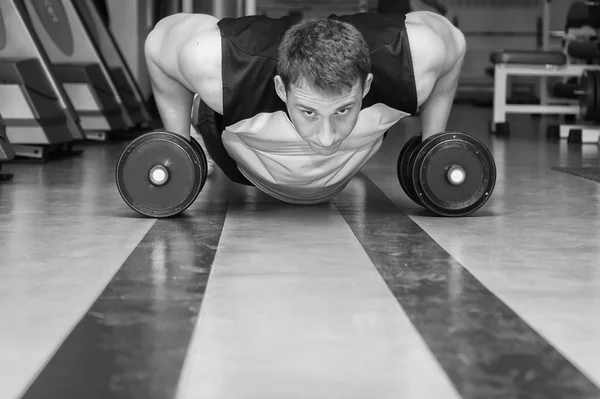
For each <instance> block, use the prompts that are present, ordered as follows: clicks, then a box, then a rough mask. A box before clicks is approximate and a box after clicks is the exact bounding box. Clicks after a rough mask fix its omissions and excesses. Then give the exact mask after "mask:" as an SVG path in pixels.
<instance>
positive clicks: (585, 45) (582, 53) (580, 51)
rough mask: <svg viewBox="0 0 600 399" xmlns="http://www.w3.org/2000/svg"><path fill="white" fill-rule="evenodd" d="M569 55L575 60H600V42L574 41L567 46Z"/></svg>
mask: <svg viewBox="0 0 600 399" xmlns="http://www.w3.org/2000/svg"><path fill="white" fill-rule="evenodd" d="M566 47H567V48H566V50H567V54H569V55H570V56H571V57H573V58H578V59H581V60H586V61H598V60H600V47H599V46H598V42H595V41H584V40H572V41H569V43H568V44H567V46H566Z"/></svg>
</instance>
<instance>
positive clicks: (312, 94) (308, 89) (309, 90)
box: [289, 80, 360, 101]
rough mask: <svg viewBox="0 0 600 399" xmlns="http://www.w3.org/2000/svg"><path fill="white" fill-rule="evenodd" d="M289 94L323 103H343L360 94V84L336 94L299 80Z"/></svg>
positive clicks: (291, 86)
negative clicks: (340, 101)
mask: <svg viewBox="0 0 600 399" xmlns="http://www.w3.org/2000/svg"><path fill="white" fill-rule="evenodd" d="M289 92H290V94H292V95H295V96H297V97H300V98H303V97H307V98H314V99H319V100H323V101H338V100H342V101H343V100H344V99H347V98H349V97H353V96H355V95H356V94H357V93H358V92H360V84H359V83H358V82H356V84H355V85H354V86H353V87H352V88H351V89H346V88H344V89H342V91H341V92H339V93H335V92H328V91H324V90H321V89H319V88H316V87H315V86H314V85H311V84H310V83H307V82H306V81H304V80H299V81H298V82H297V83H295V84H291V85H290V89H289Z"/></svg>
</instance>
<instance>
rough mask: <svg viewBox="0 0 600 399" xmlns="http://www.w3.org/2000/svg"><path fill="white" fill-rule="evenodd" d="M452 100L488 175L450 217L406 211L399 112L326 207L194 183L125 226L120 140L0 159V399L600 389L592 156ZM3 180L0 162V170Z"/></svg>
mask: <svg viewBox="0 0 600 399" xmlns="http://www.w3.org/2000/svg"><path fill="white" fill-rule="evenodd" d="M489 119H490V110H489V109H485V108H473V107H470V106H461V105H457V106H455V107H454V110H453V113H452V115H451V120H450V122H449V129H456V130H461V131H466V132H469V133H471V134H474V135H477V136H478V137H480V138H482V139H483V140H484V141H485V142H486V143H487V144H488V145H489V148H490V149H491V151H492V153H493V155H494V157H495V160H496V163H497V167H498V181H497V184H496V189H495V192H494V195H493V197H492V198H491V200H490V201H489V202H488V203H487V204H486V206H485V207H484V208H482V209H481V210H480V211H478V212H477V213H475V214H474V215H472V216H471V217H466V218H440V217H436V216H433V215H431V214H430V213H427V212H426V211H424V210H423V209H421V208H419V207H418V206H417V205H415V204H414V203H412V202H411V201H410V200H409V199H408V198H407V197H406V195H405V194H404V193H403V192H402V190H401V188H400V187H399V185H398V181H397V177H396V159H397V155H398V152H399V151H400V148H401V147H402V145H403V143H404V142H405V141H406V140H407V138H409V137H411V136H412V135H413V134H415V133H416V132H418V130H419V122H418V119H416V118H409V119H407V120H404V121H401V123H400V124H399V125H398V126H396V127H394V129H393V130H392V131H391V132H390V134H389V136H388V139H387V140H386V143H385V147H384V148H383V149H382V150H381V151H380V152H379V153H378V154H377V156H376V157H375V158H374V159H373V160H372V161H370V162H369V164H368V165H367V166H366V167H365V169H364V173H363V174H361V175H359V176H357V177H356V178H355V179H354V180H353V181H352V182H351V184H349V185H348V187H347V188H346V189H345V190H344V191H343V192H342V193H341V194H340V195H339V196H338V197H336V198H335V199H334V200H333V201H330V202H329V203H326V204H322V205H318V206H310V207H299V206H291V205H286V204H281V203H279V202H277V201H275V200H273V199H271V198H269V197H267V196H265V195H264V194H262V193H260V192H258V191H257V190H255V189H253V188H248V187H243V186H238V185H235V184H232V183H230V182H228V181H227V180H226V179H225V178H224V177H223V175H222V174H221V173H220V172H216V173H215V174H214V175H212V176H211V177H210V178H209V180H208V182H207V185H206V186H205V188H204V189H203V191H202V193H201V194H200V196H199V197H198V200H197V201H196V202H195V203H194V204H193V206H192V207H190V208H189V210H188V211H187V212H186V213H185V215H184V216H182V217H178V218H173V219H169V220H159V221H155V220H152V219H147V218H143V217H140V216H138V215H136V214H135V213H134V212H133V211H131V210H130V209H129V208H128V207H127V206H126V205H125V203H124V202H123V201H122V199H121V197H120V196H119V194H118V192H117V190H116V187H115V185H114V165H115V161H116V158H117V157H118V155H119V153H120V151H121V150H122V149H123V147H124V146H125V143H111V144H86V145H83V146H82V148H83V149H84V150H85V152H84V154H83V155H82V156H80V157H75V158H70V159H66V160H60V161H54V162H50V163H48V164H45V165H38V164H10V165H7V166H5V169H6V171H9V172H12V173H14V174H15V177H14V180H13V181H12V182H4V183H2V184H0V353H1V354H2V355H1V356H0V386H1V387H2V390H1V391H2V394H1V395H0V396H1V397H2V398H6V399H13V398H21V397H23V398H42V397H43V398H46V397H50V398H84V397H85V398H128V399H130V398H145V399H149V398H161V399H164V398H175V397H176V398H200V397H201V398H227V399H229V398H261V399H270V398H278V399H279V398H408V399H411V398H436V399H437V398H444V399H446V398H448V399H452V398H461V397H462V398H561V399H563V398H596V397H599V398H600V389H599V388H598V386H599V385H600V363H598V361H597V359H600V310H599V309H600V233H599V232H600V214H599V213H600V207H599V204H600V202H599V200H600V190H599V188H600V183H596V182H594V181H590V180H586V179H583V178H579V177H575V176H572V175H568V174H565V173H560V172H557V171H554V170H552V169H551V167H553V166H581V165H584V166H598V164H599V161H598V159H599V154H598V147H597V146H596V145H584V146H582V145H573V144H567V143H565V142H560V143H559V142H548V141H546V139H545V133H544V132H545V127H544V126H545V125H544V124H545V123H546V121H545V120H543V119H539V118H530V117H529V116H517V117H514V118H511V119H510V121H511V123H512V135H511V136H510V137H509V138H508V139H500V138H495V137H490V136H489V135H488V134H487V126H488V121H489ZM3 171H4V170H3Z"/></svg>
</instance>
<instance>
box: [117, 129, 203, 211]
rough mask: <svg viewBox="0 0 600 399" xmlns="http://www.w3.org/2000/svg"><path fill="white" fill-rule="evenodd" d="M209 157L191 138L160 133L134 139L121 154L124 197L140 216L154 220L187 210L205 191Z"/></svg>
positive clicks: (119, 176) (119, 173)
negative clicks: (207, 158) (203, 190)
mask: <svg viewBox="0 0 600 399" xmlns="http://www.w3.org/2000/svg"><path fill="white" fill-rule="evenodd" d="M206 172H207V163H206V155H205V154H204V151H203V150H202V147H201V146H200V144H198V142H197V141H196V140H195V139H194V138H193V137H190V140H189V141H188V140H186V139H185V138H183V137H182V136H180V135H178V134H175V133H171V132H167V131H164V130H156V131H152V132H148V133H146V134H144V135H142V136H139V137H138V138H136V139H134V140H133V141H132V142H131V143H129V144H128V145H127V147H125V149H124V150H123V152H122V153H121V155H120V157H119V159H118V161H117V166H116V171H115V178H116V183H117V188H118V190H119V193H120V194H121V197H122V198H123V200H124V201H125V203H126V204H127V205H129V207H130V208H132V209H133V210H135V211H136V212H138V213H140V214H142V215H144V216H148V217H154V218H165V217H170V216H175V215H177V214H180V213H181V212H183V211H184V210H186V209H187V208H188V207H189V206H190V205H191V204H192V203H193V202H194V201H195V200H196V198H197V197H198V195H199V194H200V191H202V188H203V187H204V183H205V182H206V175H207V173H206Z"/></svg>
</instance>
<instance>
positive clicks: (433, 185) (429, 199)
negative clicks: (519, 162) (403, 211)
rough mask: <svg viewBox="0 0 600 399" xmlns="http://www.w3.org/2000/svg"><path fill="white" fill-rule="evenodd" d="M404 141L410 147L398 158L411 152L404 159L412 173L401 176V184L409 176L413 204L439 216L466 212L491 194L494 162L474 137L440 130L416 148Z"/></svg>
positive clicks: (479, 204)
mask: <svg viewBox="0 0 600 399" xmlns="http://www.w3.org/2000/svg"><path fill="white" fill-rule="evenodd" d="M413 139H414V138H413ZM411 140H412V139H411ZM415 140H416V139H415ZM407 145H410V147H409V148H407V150H406V152H405V153H404V154H403V155H402V158H403V160H404V159H405V158H406V156H407V154H409V153H412V155H410V157H409V158H410V161H408V162H409V165H408V169H409V173H410V174H411V175H412V177H411V179H404V178H403V180H404V184H408V183H409V182H411V181H410V180H412V185H413V186H412V188H413V189H414V191H415V193H416V196H417V198H418V200H419V201H418V202H417V201H415V202H416V203H417V204H420V205H422V206H423V207H425V208H427V209H429V210H431V211H433V212H434V213H436V214H438V215H441V216H454V217H457V216H467V215H469V214H471V213H473V212H475V211H476V210H478V209H479V208H481V207H482V206H483V205H484V204H485V203H486V202H487V200H488V199H489V198H490V196H491V195H492V192H493V190H494V186H495V184H496V164H495V162H494V158H493V157H492V154H491V153H490V151H489V150H488V148H487V147H486V146H485V145H484V144H483V143H482V142H481V141H479V140H478V139H476V138H474V137H472V136H470V135H468V134H465V133H459V132H442V133H438V134H435V135H433V136H430V137H429V138H427V139H426V140H423V141H422V142H421V143H420V144H419V145H417V146H416V148H414V142H412V141H411V142H409V143H407ZM400 163H403V162H402V161H400ZM399 178H400V177H399ZM407 194H408V192H407ZM409 196H410V194H409Z"/></svg>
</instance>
